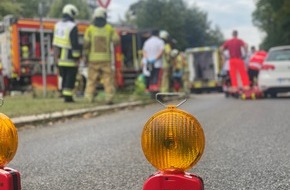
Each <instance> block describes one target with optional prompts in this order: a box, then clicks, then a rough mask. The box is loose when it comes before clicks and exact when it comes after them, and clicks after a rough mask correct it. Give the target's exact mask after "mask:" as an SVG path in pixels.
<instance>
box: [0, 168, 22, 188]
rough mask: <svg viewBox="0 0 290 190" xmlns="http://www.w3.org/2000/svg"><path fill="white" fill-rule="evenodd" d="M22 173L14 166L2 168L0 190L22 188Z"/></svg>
mask: <svg viewBox="0 0 290 190" xmlns="http://www.w3.org/2000/svg"><path fill="white" fill-rule="evenodd" d="M20 189H21V183H20V173H19V172H18V171H17V170H14V169H12V168H8V167H4V168H1V169H0V190H20Z"/></svg>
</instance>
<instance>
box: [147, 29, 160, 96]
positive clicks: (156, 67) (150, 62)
mask: <svg viewBox="0 0 290 190" xmlns="http://www.w3.org/2000/svg"><path fill="white" fill-rule="evenodd" d="M158 35H159V31H158V30H153V31H152V35H151V37H149V38H148V39H147V40H146V41H145V43H144V45H143V57H144V58H145V59H146V61H147V68H148V70H149V71H150V82H149V91H150V92H158V91H159V89H160V84H161V77H162V55H163V50H164V41H163V40H162V39H160V38H159V37H158Z"/></svg>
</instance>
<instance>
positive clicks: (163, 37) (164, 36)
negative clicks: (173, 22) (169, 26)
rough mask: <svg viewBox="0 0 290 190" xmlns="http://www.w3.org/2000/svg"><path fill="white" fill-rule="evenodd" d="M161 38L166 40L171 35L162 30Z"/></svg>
mask: <svg viewBox="0 0 290 190" xmlns="http://www.w3.org/2000/svg"><path fill="white" fill-rule="evenodd" d="M159 37H160V38H162V39H165V40H166V39H168V37H169V33H168V32H167V31H166V30H161V31H160V32H159Z"/></svg>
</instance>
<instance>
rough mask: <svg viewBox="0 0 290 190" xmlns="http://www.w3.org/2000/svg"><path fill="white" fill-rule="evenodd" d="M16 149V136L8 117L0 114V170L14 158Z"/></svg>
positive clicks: (14, 128)
mask: <svg viewBox="0 0 290 190" xmlns="http://www.w3.org/2000/svg"><path fill="white" fill-rule="evenodd" d="M17 147H18V134H17V130H16V127H15V125H14V124H13V122H12V121H11V119H10V118H9V117H7V116H6V115H5V114H3V113H0V168H3V167H4V166H5V165H7V164H8V163H9V162H10V161H11V160H12V159H13V157H14V156H15V154H16V151H17Z"/></svg>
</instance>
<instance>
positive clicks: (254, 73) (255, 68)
mask: <svg viewBox="0 0 290 190" xmlns="http://www.w3.org/2000/svg"><path fill="white" fill-rule="evenodd" d="M266 56H267V52H265V51H263V50H260V51H256V52H255V53H254V54H253V55H252V56H251V57H250V61H249V65H248V74H249V79H250V84H251V86H254V85H255V80H257V78H258V74H259V71H260V69H261V68H262V65H263V62H264V60H265V58H266Z"/></svg>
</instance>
